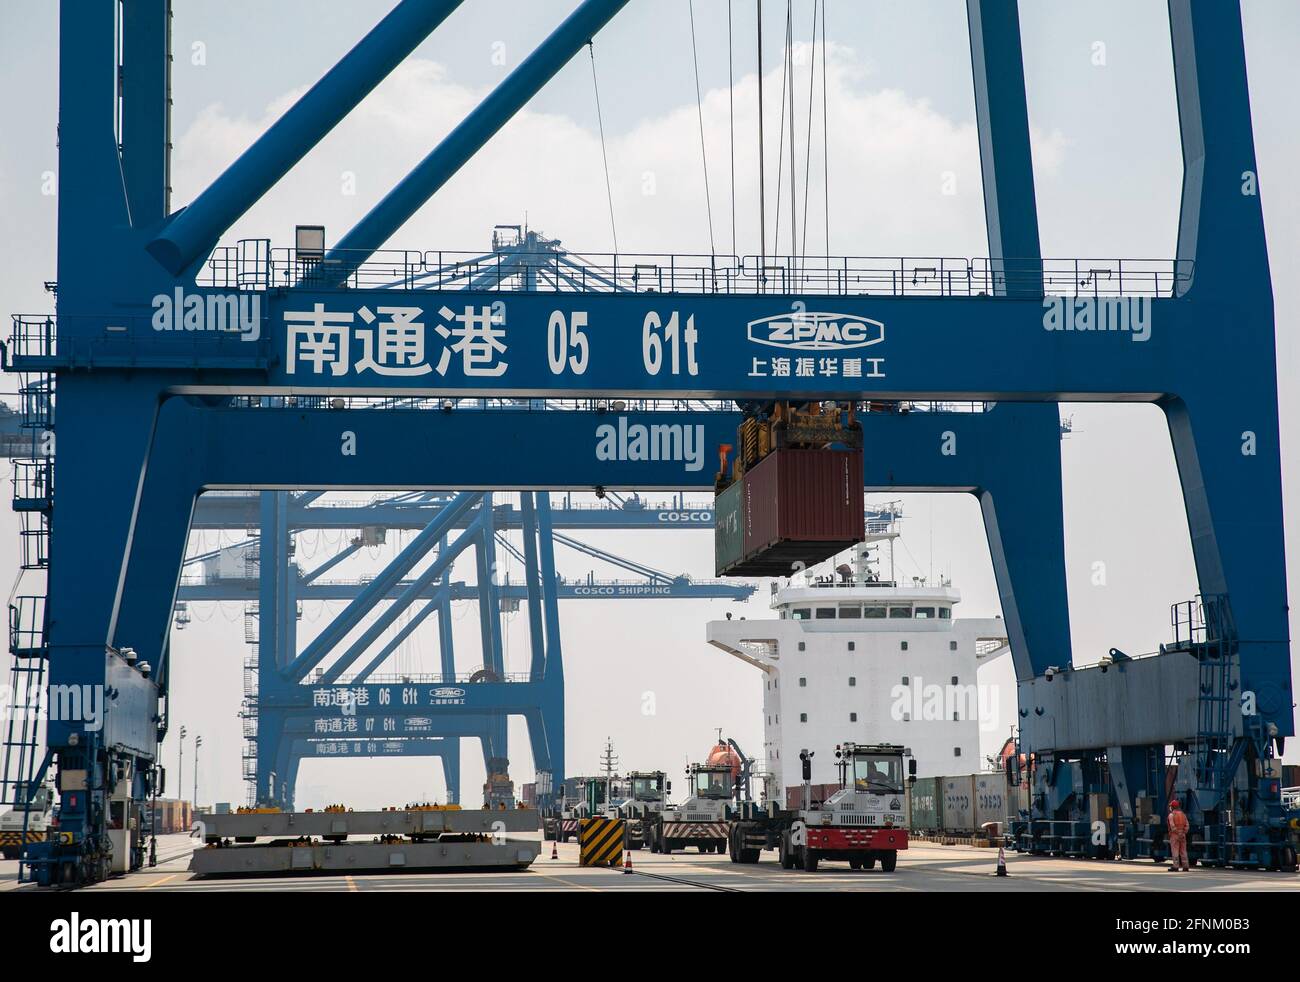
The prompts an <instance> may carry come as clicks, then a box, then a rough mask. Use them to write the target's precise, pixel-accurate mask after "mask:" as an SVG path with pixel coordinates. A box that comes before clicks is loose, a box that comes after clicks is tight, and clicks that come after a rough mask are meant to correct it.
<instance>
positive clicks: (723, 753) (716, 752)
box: [705, 743, 740, 780]
mask: <svg viewBox="0 0 1300 982" xmlns="http://www.w3.org/2000/svg"><path fill="white" fill-rule="evenodd" d="M705 763H707V764H722V765H724V766H726V767H730V768H731V777H732V779H733V780H734V779H736V778H739V777H740V755H739V754H737V753H736V752H735V751H734V750H732V749H731V748H730V747H728V746H727V745H726V744H725V743H718V744H716V745H715V746H714V747H713V749H712V750H710V751H709V756H708V759H707V760H706V761H705Z"/></svg>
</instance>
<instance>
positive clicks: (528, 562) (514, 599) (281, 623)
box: [176, 492, 878, 808]
mask: <svg viewBox="0 0 1300 982" xmlns="http://www.w3.org/2000/svg"><path fill="white" fill-rule="evenodd" d="M248 497H250V496H247V495H239V496H236V495H216V496H210V497H209V498H205V499H201V501H204V500H210V501H212V502H215V503H216V504H217V507H216V508H215V509H213V510H214V512H215V514H214V515H213V516H212V517H210V518H208V519H205V521H207V522H211V523H212V524H211V525H210V526H208V527H212V528H217V529H222V530H226V529H230V528H244V527H246V525H247V521H246V519H247V518H249V517H251V516H249V515H248V513H247V512H244V511H241V510H240V509H238V508H233V507H231V506H232V505H233V504H238V505H245V504H248V502H245V501H238V502H236V501H234V499H235V498H248ZM272 499H274V500H272ZM455 500H456V499H455V498H451V497H448V496H446V495H438V494H417V495H410V494H406V495H397V496H391V497H384V498H379V499H376V500H372V501H369V502H366V503H364V504H355V503H348V502H343V503H336V502H333V501H330V500H321V499H320V498H319V497H318V496H314V495H310V494H291V493H288V492H262V493H261V495H260V502H259V509H260V510H259V515H260V518H261V519H262V522H263V525H262V528H261V529H260V532H259V535H258V536H256V537H252V538H249V539H246V540H244V541H242V542H238V543H236V544H234V545H231V546H227V547H225V548H223V549H219V550H215V551H211V552H205V553H199V554H196V555H193V556H190V557H188V558H187V559H186V562H185V568H186V569H189V570H199V573H198V575H195V574H193V573H191V574H190V575H189V576H185V577H183V578H182V581H181V586H180V589H179V591H178V594H177V614H176V625H177V627H178V628H183V627H184V625H185V624H187V623H188V622H189V619H190V605H191V604H194V603H202V602H214V601H242V602H244V604H245V620H246V625H245V641H246V642H247V643H248V645H249V649H248V650H249V654H248V657H247V658H246V659H245V662H244V699H243V705H242V707H241V713H240V715H241V718H242V720H243V729H244V736H245V739H246V740H247V742H248V748H247V750H246V752H245V755H244V776H245V779H246V780H247V781H248V783H249V796H248V803H249V804H250V805H261V806H277V807H285V808H291V807H292V806H293V802H294V785H295V781H296V776H297V773H298V767H299V764H300V763H301V761H302V759H304V758H305V757H321V756H328V757H330V758H331V759H337V758H341V757H352V756H369V755H380V756H390V757H391V756H401V755H402V748H403V747H408V746H409V747H410V748H411V749H412V753H413V754H414V755H418V756H436V757H438V758H439V759H440V760H441V762H442V767H443V773H444V777H445V780H446V784H447V788H448V792H449V796H450V800H451V801H452V802H459V801H460V794H461V789H460V786H459V783H460V782H459V775H460V755H459V741H458V739H453V737H456V736H458V735H469V736H471V737H477V738H478V739H479V740H480V743H481V745H482V747H483V753H484V760H485V764H486V763H489V762H496V766H495V767H494V769H493V772H494V773H504V772H505V771H506V766H505V762H507V761H508V760H509V756H508V751H507V748H506V746H505V743H504V740H505V736H504V734H503V733H500V732H498V733H496V734H495V736H494V735H493V734H492V733H490V732H489V728H490V725H489V724H490V723H491V717H487V716H485V717H473V719H472V721H473V722H477V723H478V724H479V726H480V728H479V729H478V730H472V731H470V732H468V733H466V732H464V731H465V725H464V723H465V721H463V720H462V721H458V722H457V723H456V724H455V731H456V732H454V733H452V734H448V735H446V736H442V735H441V734H442V726H443V722H442V715H443V714H442V712H441V710H440V709H439V708H438V705H443V704H446V703H440V704H438V705H435V706H434V707H432V708H431V709H430V710H428V711H427V712H426V713H425V714H424V715H422V716H420V717H418V718H416V719H415V720H414V721H413V720H411V719H402V720H397V719H395V718H394V719H392V720H383V721H378V722H374V721H367V720H364V719H357V718H351V719H337V718H329V717H326V716H322V715H321V714H319V713H318V714H317V715H316V717H315V718H314V719H312V720H311V723H312V727H313V731H312V732H311V734H310V735H307V736H303V735H301V734H298V733H295V734H294V735H293V736H292V738H288V737H285V736H282V735H278V734H276V733H273V732H271V731H272V729H273V728H275V727H278V726H285V727H292V726H295V725H297V726H299V727H301V725H302V724H301V721H300V720H298V719H295V718H290V717H289V716H287V715H286V714H285V713H283V712H277V713H275V714H271V715H268V716H264V715H263V714H262V713H261V711H260V705H261V700H260V698H259V694H260V693H262V692H268V693H271V692H273V693H276V694H277V699H278V700H279V702H280V704H281V706H283V705H284V704H285V702H286V700H287V697H288V696H289V695H291V694H296V695H297V696H298V700H299V703H300V704H301V707H300V708H305V707H307V706H312V707H313V708H314V707H315V705H316V702H317V701H318V700H319V694H318V693H313V692H311V691H308V689H306V688H301V689H292V688H290V687H288V686H285V685H284V684H283V679H282V678H281V677H279V674H280V668H281V666H282V665H283V664H284V663H285V661H286V657H285V652H277V646H287V649H288V651H289V652H291V653H296V649H297V643H296V633H297V628H296V625H297V620H298V614H299V604H300V602H301V601H304V600H335V601H338V600H346V601H349V603H350V604H352V605H354V608H353V609H355V610H359V615H358V616H357V617H356V618H355V621H356V623H357V624H359V623H360V622H361V621H362V620H363V619H364V618H366V617H367V616H369V615H371V614H373V613H374V612H375V611H376V610H378V609H379V608H380V607H381V606H383V605H396V606H397V610H396V613H394V612H393V607H392V606H390V607H389V608H388V609H386V610H385V611H384V612H383V613H382V614H381V615H380V616H381V618H382V620H383V623H384V624H386V625H388V626H389V627H388V630H387V631H386V632H385V631H375V630H370V631H368V632H367V634H366V637H365V641H364V643H363V642H358V643H357V645H355V646H353V647H352V648H349V649H348V651H347V654H345V655H344V656H343V658H342V659H340V660H339V661H338V662H337V663H335V664H334V665H331V666H330V667H329V668H328V669H318V670H317V671H316V672H315V673H313V676H312V678H311V680H310V681H311V683H313V684H317V683H319V684H321V685H329V686H339V685H344V684H346V685H348V686H349V687H355V686H356V685H358V684H359V683H364V682H367V681H373V682H375V683H380V682H383V681H387V682H388V683H390V684H391V683H393V682H401V683H402V684H405V685H432V686H436V687H441V688H446V689H447V690H448V691H450V690H451V689H452V688H455V687H456V686H458V685H462V684H466V683H473V684H476V685H477V684H481V683H483V682H493V681H519V680H520V677H515V676H511V675H509V674H505V673H499V672H496V671H494V670H493V669H492V668H491V667H490V665H489V661H488V659H486V658H485V660H484V663H483V665H482V666H481V667H480V668H478V669H476V670H475V671H474V672H470V673H458V672H457V670H456V664H455V656H454V653H453V644H452V634H451V630H450V622H451V604H452V602H454V601H461V600H476V601H478V603H479V605H480V614H481V616H482V617H491V618H492V620H493V624H492V631H493V632H494V633H493V635H492V637H493V643H495V642H496V639H497V638H498V637H499V636H500V633H501V625H500V624H499V623H497V618H498V611H497V610H495V609H493V608H492V603H493V602H494V600H495V602H496V603H497V605H498V607H499V608H500V611H501V612H504V611H510V610H518V609H519V607H520V605H521V604H522V603H523V602H525V601H527V600H528V586H527V584H528V582H529V579H530V577H537V576H539V577H540V582H541V583H542V584H544V586H543V589H544V590H546V589H549V590H553V591H555V593H556V594H557V596H558V597H559V598H560V599H730V600H735V601H743V600H745V599H747V598H748V597H750V596H752V595H753V593H754V590H755V587H754V586H753V585H752V584H749V583H742V582H736V581H720V580H703V581H696V580H692V579H691V578H690V577H688V576H686V575H684V574H668V573H664V572H662V571H660V570H656V569H653V568H651V567H648V566H645V565H644V564H641V563H635V562H632V561H630V560H626V559H623V558H622V557H619V556H615V555H613V554H611V553H609V552H607V551H605V550H602V549H598V548H595V547H592V546H589V545H586V544H584V543H580V542H578V541H577V540H573V539H570V538H569V537H568V536H565V535H563V534H562V533H560V532H554V533H553V538H554V540H555V541H556V542H559V543H563V544H566V545H572V546H573V547H574V548H578V549H580V550H581V551H582V552H583V553H584V554H586V555H588V556H591V557H592V558H595V559H598V560H600V561H602V562H606V563H610V564H612V565H615V566H618V567H620V568H622V569H624V570H628V571H631V572H633V573H635V574H636V575H637V579H635V580H621V581H620V580H608V579H598V578H597V577H596V576H595V574H594V573H592V574H589V575H588V576H586V577H583V578H581V579H576V580H573V579H566V578H564V577H561V576H559V575H558V574H557V573H556V571H555V570H554V569H553V568H549V569H548V568H542V569H540V570H539V569H536V568H535V567H536V563H537V557H536V556H530V555H529V554H528V550H527V549H526V548H524V549H520V548H518V547H516V546H515V545H514V544H513V543H512V542H511V541H510V539H509V538H508V537H507V535H506V531H507V530H509V529H521V530H522V529H525V528H526V527H527V526H526V521H530V520H531V519H526V516H527V515H529V514H530V513H531V512H532V511H533V508H534V506H533V503H532V501H531V499H530V500H529V502H528V503H527V504H522V503H521V504H520V505H518V506H516V505H515V504H513V503H500V504H493V505H492V506H491V507H490V508H488V509H487V511H486V512H484V511H483V510H482V507H480V510H479V511H478V512H469V513H464V514H462V515H461V517H459V518H458V519H454V520H453V522H452V524H453V525H455V526H456V527H458V528H460V529H465V528H470V527H471V526H473V525H474V524H475V523H480V522H482V523H487V524H486V525H485V526H484V529H485V531H486V530H487V529H490V530H491V532H492V535H493V537H494V539H495V542H496V545H497V546H498V547H500V548H502V549H505V550H507V551H509V553H510V554H511V555H513V556H514V557H515V558H516V559H517V560H518V561H519V562H520V564H521V565H522V568H523V570H524V576H523V579H522V580H520V581H514V580H512V579H511V577H510V576H509V575H505V576H500V575H498V576H496V577H494V579H495V581H496V582H495V583H494V584H492V586H493V588H494V591H493V592H494V594H495V596H493V595H490V594H488V593H486V592H485V590H484V588H483V586H482V585H481V584H480V583H475V584H467V583H463V582H453V581H452V580H451V578H450V569H449V568H448V569H447V570H446V571H445V572H444V573H443V575H441V576H433V577H428V576H424V575H421V576H420V577H418V578H412V574H411V572H410V570H411V569H413V568H414V567H413V566H411V564H410V559H411V557H410V556H409V555H408V554H403V555H401V556H399V557H398V559H396V560H394V563H398V564H400V565H401V567H402V568H403V569H404V570H406V572H404V573H400V574H399V575H398V577H397V578H396V579H394V578H392V577H391V576H389V575H387V574H388V573H389V570H388V569H384V570H382V571H380V572H379V573H378V574H376V575H368V576H367V577H366V578H365V579H363V580H340V579H332V578H323V577H325V576H326V574H327V573H329V572H330V571H331V570H333V569H335V568H336V567H337V566H338V565H339V564H340V563H342V562H343V561H345V560H346V559H348V558H350V557H352V556H353V555H355V554H356V553H358V552H359V551H360V550H361V549H362V548H363V547H364V546H365V544H366V543H367V542H368V541H369V542H374V543H377V542H378V541H380V538H381V535H382V534H383V533H386V532H387V530H389V529H392V528H405V529H411V530H417V529H418V530H425V531H427V530H428V529H429V528H430V527H432V526H433V525H434V523H436V522H438V521H439V519H440V516H442V513H443V512H444V511H445V510H446V509H448V508H449V507H450V506H451V503H452V502H454V501H455ZM646 504H647V503H646V502H645V501H644V500H643V499H641V498H639V497H638V496H631V497H628V498H626V499H624V498H621V497H620V498H618V499H617V500H615V501H610V502H608V503H604V502H601V503H598V504H597V506H595V507H593V506H591V505H586V506H585V507H584V506H581V505H578V504H576V503H575V502H574V501H573V500H572V498H571V497H568V498H566V499H564V502H563V504H562V505H561V507H560V508H552V509H551V520H552V526H553V527H557V526H558V527H562V528H569V527H577V528H598V527H620V528H625V527H634V528H658V529H664V528H667V529H679V528H689V527H692V526H694V527H697V528H698V527H711V524H712V507H711V506H704V507H690V508H688V507H686V506H685V505H684V503H683V501H682V500H681V499H680V498H679V499H677V500H676V501H674V502H671V503H666V504H661V505H660V506H657V507H655V508H654V509H648V508H647V507H646ZM200 510H201V509H200ZM340 515H346V516H351V517H352V519H353V521H354V522H355V524H356V526H357V527H358V528H359V530H360V531H359V534H358V535H357V536H356V537H355V538H354V539H353V540H352V542H351V543H349V544H347V545H346V546H344V547H343V548H342V549H340V550H339V551H338V552H337V553H336V554H335V555H333V556H331V557H329V558H328V559H326V560H324V561H322V562H320V563H318V564H317V565H316V566H315V567H314V568H312V569H310V570H303V569H301V568H300V566H299V565H298V564H297V563H296V562H295V561H294V556H295V549H294V545H293V536H294V535H295V534H296V533H299V532H302V531H304V530H307V529H315V528H321V527H324V528H338V527H341V526H338V525H337V522H338V521H339V516H340ZM218 516H219V517H218ZM593 516H599V517H600V518H602V519H603V520H604V521H607V522H608V523H609V524H608V525H606V526H601V525H599V524H595V523H593ZM872 520H878V519H877V516H874V515H873V516H872ZM280 521H283V522H284V524H285V526H286V527H287V529H288V535H287V536H285V535H283V534H281V533H280V532H279V525H278V523H279V522H280ZM196 524H197V523H196ZM440 527H441V526H440ZM264 541H265V542H272V543H276V546H275V548H274V549H273V550H272V551H271V552H269V553H266V552H263V550H262V548H261V546H262V543H263V542H264ZM280 546H283V548H282V549H281V548H280ZM478 548H481V539H480V542H479V544H478ZM442 550H449V546H448V542H447V541H446V537H445V536H444V538H443V539H442V540H440V541H439V543H438V545H437V546H435V547H434V550H433V552H435V553H436V552H438V551H442ZM416 562H417V563H418V560H416ZM268 565H274V567H275V573H274V575H275V576H276V577H278V578H279V581H280V582H279V585H278V587H277V589H274V590H270V591H266V592H265V594H264V592H263V590H262V578H263V576H264V575H266V574H265V572H264V570H265V567H266V566H268ZM390 565H391V564H390ZM480 568H482V567H480ZM488 568H491V566H490V565H489V566H488ZM380 578H383V579H384V580H385V581H386V582H387V583H388V589H387V592H386V593H382V594H379V593H376V592H368V591H369V588H370V587H371V585H372V584H373V583H374V581H375V580H376V579H380ZM363 594H366V595H367V596H368V597H369V598H370V606H369V607H368V608H361V607H356V606H355V605H357V604H358V601H359V599H360V598H361V597H362V595H363ZM403 611H406V612H408V614H409V616H408V619H407V620H406V621H405V623H402V624H400V625H399V624H398V619H399V618H400V615H401V614H402V612H403ZM434 614H437V618H436V622H437V625H438V642H439V649H440V657H441V670H440V672H439V673H437V674H435V675H432V676H429V677H426V678H419V677H415V676H410V675H407V676H398V675H394V674H392V673H391V672H390V673H389V674H388V675H387V676H384V675H381V670H382V668H383V666H384V665H385V663H386V662H388V661H389V659H390V657H391V656H392V655H393V654H394V653H395V652H396V651H397V650H398V649H399V648H400V646H401V645H402V644H403V643H404V642H405V641H406V640H407V639H408V638H410V637H411V636H412V635H413V634H414V633H415V631H416V630H418V628H419V627H420V626H421V625H422V624H423V623H425V621H426V620H428V619H429V618H430V617H431V616H432V615H434ZM264 636H265V637H267V638H268V639H269V642H268V643H267V644H265V645H263V643H262V640H261V639H262V638H263V637H264ZM552 657H554V658H555V659H557V660H558V659H559V657H560V655H559V651H558V645H557V647H556V649H555V653H554V654H553V656H552ZM358 663H361V664H364V667H363V668H361V669H360V670H351V671H350V669H354V666H355V665H356V664H358ZM452 704H453V705H454V704H455V703H454V702H453V703H452ZM536 709H537V711H538V712H539V713H541V714H542V715H544V716H546V715H551V716H553V717H554V728H555V729H556V730H559V731H562V729H563V726H564V721H563V712H564V703H563V693H562V690H561V691H560V693H559V695H558V696H557V697H556V698H555V699H554V700H553V701H552V702H550V703H548V704H547V705H544V706H543V705H539V706H537V707H536ZM367 725H370V726H372V727H375V729H371V730H367V729H366V727H367ZM428 732H433V733H437V734H440V736H438V737H437V738H435V739H436V740H437V742H436V743H434V744H433V746H434V747H436V749H437V752H436V753H433V754H431V753H430V751H429V749H428V747H429V743H428V741H429V739H431V738H429V737H424V736H413V735H412V734H419V733H428ZM277 754H278V755H279V757H278V758H277V757H276V755H277Z"/></svg>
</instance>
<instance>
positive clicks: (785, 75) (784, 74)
mask: <svg viewBox="0 0 1300 982" xmlns="http://www.w3.org/2000/svg"><path fill="white" fill-rule="evenodd" d="M790 2H791V0H786V4H787V10H788V9H789V4H790ZM785 22H786V49H785V53H784V54H783V56H782V58H781V139H780V140H779V141H778V142H777V146H776V226H775V228H774V229H773V231H772V248H773V250H774V255H779V254H780V251H781V188H782V185H784V184H785V107H786V95H785V93H786V88H787V86H788V85H789V82H790V58H789V51H790V49H789V39H790V30H789V28H790V18H789V17H788V16H787V17H786V21H785Z"/></svg>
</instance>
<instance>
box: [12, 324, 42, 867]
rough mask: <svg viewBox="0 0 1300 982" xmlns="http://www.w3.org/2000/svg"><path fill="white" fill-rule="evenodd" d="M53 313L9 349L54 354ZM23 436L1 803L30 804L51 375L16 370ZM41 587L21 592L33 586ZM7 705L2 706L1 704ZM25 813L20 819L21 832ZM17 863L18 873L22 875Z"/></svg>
mask: <svg viewBox="0 0 1300 982" xmlns="http://www.w3.org/2000/svg"><path fill="white" fill-rule="evenodd" d="M54 343H55V331H54V319H53V318H52V317H44V318H31V317H21V316H20V317H15V318H14V332H13V336H12V339H11V341H10V351H9V354H10V355H14V354H19V355H52V354H54ZM18 400H19V428H20V433H21V436H20V442H21V446H22V450H23V451H24V452H25V454H26V455H25V456H21V457H15V458H14V461H13V502H12V505H13V510H14V511H15V512H17V513H18V516H19V524H20V535H19V544H20V555H19V572H18V579H17V581H16V582H15V584H14V589H13V591H12V593H11V598H10V602H9V655H10V658H11V659H12V663H13V664H12V668H11V670H10V685H9V705H8V712H7V713H5V714H3V715H0V723H2V724H3V743H2V744H0V751H2V752H3V757H4V760H3V763H2V764H0V768H2V769H0V804H7V805H13V806H15V807H21V806H26V805H27V804H29V802H30V801H31V799H32V797H33V795H34V794H35V792H36V790H37V779H38V777H39V775H41V774H43V772H44V764H45V761H44V759H43V757H44V754H43V752H42V748H43V746H44V735H43V732H42V725H43V722H44V718H45V685H46V675H47V669H48V665H49V656H50V649H49V615H48V607H47V603H46V601H47V594H46V573H47V571H48V569H49V565H50V522H51V519H52V517H53V513H54V378H53V376H52V375H50V374H48V373H45V372H24V373H21V374H20V375H19V384H18ZM33 583H36V584H39V586H38V588H37V589H38V592H33V593H24V592H23V591H24V590H25V589H31V584H33ZM0 708H3V707H0ZM26 832H27V822H26V817H24V822H23V833H24V837H25V835H26ZM24 865H25V864H22V863H21V862H20V864H19V871H18V875H19V879H20V880H22V879H23V878H24V876H23V871H24Z"/></svg>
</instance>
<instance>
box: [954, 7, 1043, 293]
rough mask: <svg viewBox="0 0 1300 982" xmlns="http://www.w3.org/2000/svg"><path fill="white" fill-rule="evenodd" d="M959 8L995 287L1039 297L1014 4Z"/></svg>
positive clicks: (1033, 203)
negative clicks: (966, 34)
mask: <svg viewBox="0 0 1300 982" xmlns="http://www.w3.org/2000/svg"><path fill="white" fill-rule="evenodd" d="M966 14H967V19H968V20H969V22H970V50H971V68H972V72H973V75H974V79H975V116H976V120H977V122H978V125H979V138H980V166H981V169H982V171H983V175H984V215H985V221H986V224H987V226H988V238H989V257H990V259H991V260H992V261H993V273H994V277H995V284H994V291H995V293H996V294H997V295H999V296H1007V297H1030V298H1032V297H1040V296H1042V294H1043V264H1042V261H1041V257H1042V252H1041V246H1040V244H1039V239H1038V205H1037V203H1036V201H1035V198H1034V160H1033V152H1032V150H1031V147H1030V142H1029V109H1028V106H1027V104H1026V101H1025V68H1024V59H1023V54H1022V51H1021V47H1020V11H1019V5H1018V4H1017V3H1016V0H966Z"/></svg>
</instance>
